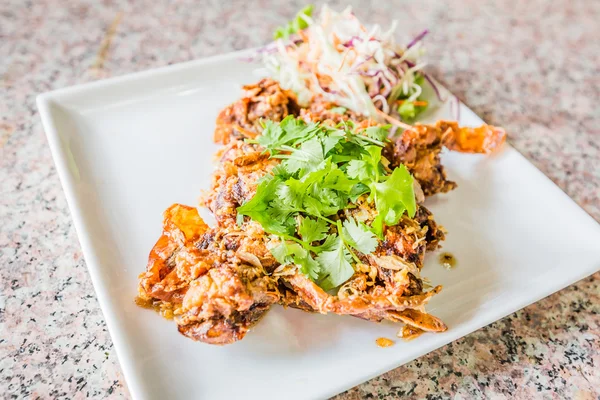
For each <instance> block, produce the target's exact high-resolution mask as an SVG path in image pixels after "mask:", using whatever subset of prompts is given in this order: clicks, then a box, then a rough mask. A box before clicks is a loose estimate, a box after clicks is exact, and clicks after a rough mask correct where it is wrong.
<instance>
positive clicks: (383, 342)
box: [375, 337, 394, 347]
mask: <svg viewBox="0 0 600 400" xmlns="http://www.w3.org/2000/svg"><path fill="white" fill-rule="evenodd" d="M375 343H377V346H379V347H390V346H393V345H394V341H393V340H391V339H388V338H384V337H380V338H379V339H377V340H376V341H375Z"/></svg>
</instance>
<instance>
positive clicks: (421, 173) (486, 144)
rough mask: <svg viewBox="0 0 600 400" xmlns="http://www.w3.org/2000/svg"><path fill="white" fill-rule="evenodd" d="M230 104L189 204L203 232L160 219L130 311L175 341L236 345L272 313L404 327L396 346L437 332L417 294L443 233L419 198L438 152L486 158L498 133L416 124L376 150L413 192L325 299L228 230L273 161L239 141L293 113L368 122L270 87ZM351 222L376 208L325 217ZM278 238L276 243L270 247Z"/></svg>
mask: <svg viewBox="0 0 600 400" xmlns="http://www.w3.org/2000/svg"><path fill="white" fill-rule="evenodd" d="M244 89H245V94H244V97H243V98H242V99H240V100H239V101H237V102H235V103H233V104H232V105H230V106H228V107H227V108H225V109H224V110H223V111H222V112H221V113H220V114H219V116H218V118H217V128H216V130H215V134H214V139H215V141H216V142H218V143H222V144H224V145H225V146H224V147H223V148H222V149H221V150H220V151H219V153H218V154H217V156H218V161H219V162H218V168H217V169H216V171H215V173H214V174H213V179H212V183H211V188H210V190H208V191H207V192H206V193H205V194H204V196H203V198H202V200H201V204H202V205H204V206H206V207H207V208H208V209H209V210H210V211H211V212H212V213H213V215H214V216H215V219H216V225H215V226H214V227H209V226H208V225H207V224H205V223H204V221H203V220H202V219H201V218H200V216H199V215H198V211H197V210H196V208H194V207H188V206H183V205H179V204H174V205H173V206H171V207H169V208H168V209H167V210H166V211H165V214H164V220H163V233H162V235H161V237H160V238H159V239H158V241H157V242H156V244H155V246H154V248H153V249H152V251H151V252H150V255H149V258H148V264H147V269H146V272H144V273H142V274H141V275H140V276H139V279H140V282H139V288H138V292H139V299H140V300H141V301H140V304H148V303H149V304H153V305H155V304H158V306H159V308H161V309H168V310H169V311H170V313H169V315H173V317H174V318H173V319H174V320H175V322H176V324H177V326H178V330H179V332H181V333H182V334H183V335H185V336H187V337H189V338H191V339H193V340H198V341H202V342H206V343H210V344H228V343H232V342H235V341H237V340H240V339H242V338H243V337H244V336H245V335H246V333H247V332H248V331H249V330H250V329H251V328H252V326H253V325H254V324H256V323H257V322H258V321H259V320H260V318H262V316H264V315H265V313H266V312H267V311H268V310H269V309H270V307H271V306H272V305H273V304H280V305H283V306H286V307H294V308H299V309H301V310H304V311H307V312H318V313H335V314H341V315H351V316H354V317H357V318H362V319H366V320H370V321H376V322H379V321H382V320H389V321H392V322H401V323H404V324H405V325H406V327H409V328H406V327H405V329H404V331H406V334H407V336H410V337H414V336H416V335H418V334H420V333H421V332H424V331H430V332H441V331H444V330H446V329H447V327H446V325H444V323H443V322H442V321H440V320H439V319H438V318H436V317H434V316H432V315H429V314H427V313H426V312H425V311H424V305H425V304H426V303H427V302H428V301H429V300H430V299H431V297H432V296H434V295H435V294H437V293H438V292H439V291H440V290H441V286H436V287H434V288H433V289H431V290H429V291H427V290H426V289H425V287H426V285H425V284H424V283H423V279H422V278H421V276H420V271H421V268H422V267H423V262H424V256H425V253H426V252H427V251H432V250H435V249H437V248H438V247H439V243H440V241H442V240H444V230H443V228H442V227H440V226H439V225H437V224H436V222H435V221H434V219H433V216H432V215H431V212H429V210H428V209H427V208H426V207H425V206H423V204H421V203H422V200H423V198H424V195H425V196H430V195H433V194H435V193H440V192H446V191H449V190H452V189H453V188H454V187H455V186H456V184H455V183H454V182H451V181H449V180H447V178H446V173H445V171H444V168H443V167H442V165H441V163H440V156H439V154H440V151H441V149H442V147H447V148H448V149H450V150H457V151H462V152H480V153H489V152H491V151H494V150H495V149H497V148H499V147H500V145H501V144H502V143H503V142H504V140H505V133H504V131H503V130H501V129H499V128H494V127H491V126H483V127H479V128H460V127H459V126H458V125H457V124H456V123H454V122H448V121H439V122H438V123H436V124H435V125H420V124H416V125H415V126H414V127H412V128H411V129H407V130H406V131H404V132H403V134H402V136H400V137H399V138H398V139H396V140H394V141H392V142H391V143H390V144H389V146H388V147H386V148H385V149H384V156H385V157H386V159H387V160H388V161H389V162H390V167H396V166H398V165H400V164H404V165H406V166H407V168H408V169H409V170H410V172H411V173H412V174H413V176H414V177H415V191H416V193H417V194H418V195H417V200H418V203H419V204H418V205H417V212H416V214H415V216H414V218H409V217H408V216H406V215H405V216H403V217H402V219H401V220H400V221H399V222H398V224H397V225H395V226H391V227H385V228H384V231H383V239H382V240H380V241H379V243H378V246H377V248H376V250H375V251H374V252H373V253H372V254H370V255H359V256H358V257H359V259H360V262H359V263H357V264H356V266H355V273H354V275H353V276H352V277H351V278H350V279H349V280H348V281H347V282H346V283H344V284H343V285H342V286H341V287H340V288H338V289H337V291H336V292H335V293H331V292H325V291H324V290H322V289H321V288H320V287H319V286H318V285H317V284H316V283H314V282H313V281H312V280H310V279H309V278H308V277H307V276H305V275H304V274H302V273H301V272H300V271H299V270H298V268H297V267H296V266H294V265H280V264H279V263H278V262H277V261H276V260H275V258H274V257H273V255H272V254H271V252H270V250H269V249H270V248H272V246H273V240H274V239H273V238H271V237H269V235H267V234H266V233H265V232H264V230H263V229H262V226H261V225H260V224H258V223H256V222H255V221H252V220H251V219H249V218H248V217H244V218H243V219H241V220H238V218H237V217H238V215H237V208H238V207H239V206H240V205H242V204H244V203H245V202H246V201H248V200H250V199H251V198H252V197H253V195H254V194H255V193H256V188H257V185H258V181H259V179H260V178H261V177H263V176H264V175H265V174H268V173H269V171H270V170H271V169H272V168H274V167H275V166H276V165H277V164H278V163H279V160H277V159H272V158H269V156H268V154H265V153H264V152H263V150H264V149H262V148H261V147H260V146H259V145H257V144H254V143H251V142H247V141H246V140H245V139H251V138H254V137H256V135H258V134H259V133H260V131H261V129H262V128H261V125H260V123H259V122H260V119H261V118H265V119H271V120H273V121H281V120H282V119H283V118H285V117H286V116H287V115H295V116H298V115H300V116H301V117H302V118H303V119H305V120H306V121H313V122H320V123H325V124H330V125H335V124H336V123H339V122H341V121H344V120H347V119H351V120H353V121H354V122H357V123H358V126H364V127H368V126H372V125H373V124H375V123H376V122H375V121H372V120H369V119H366V118H362V117H360V116H358V115H355V114H354V113H352V112H348V111H346V112H344V113H339V112H338V110H334V107H335V105H333V104H331V103H327V102H326V101H324V100H322V99H319V98H316V99H314V101H313V103H312V104H311V105H310V106H309V107H308V108H302V109H301V108H300V107H299V106H298V104H297V102H296V100H295V96H294V95H293V93H291V92H289V91H286V90H283V89H282V88H281V87H280V86H279V84H278V83H277V82H275V81H273V80H270V79H263V80H261V81H260V82H258V83H257V84H254V85H248V86H245V87H244ZM344 213H345V214H346V215H345V217H348V216H352V217H353V218H355V219H356V220H358V221H361V222H364V223H367V224H368V223H370V222H372V220H373V219H374V218H375V217H376V215H377V214H376V210H375V209H374V208H373V205H372V204H369V203H368V202H367V201H366V196H363V197H362V198H359V199H358V200H357V202H356V207H355V208H352V209H347V210H345V211H343V212H341V213H340V214H339V215H336V216H331V218H333V219H336V218H343V217H344ZM275 240H278V239H275Z"/></svg>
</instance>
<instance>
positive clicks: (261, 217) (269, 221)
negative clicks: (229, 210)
mask: <svg viewBox="0 0 600 400" xmlns="http://www.w3.org/2000/svg"><path fill="white" fill-rule="evenodd" d="M281 183H282V182H281V180H280V179H279V178H276V177H274V176H272V175H267V176H265V178H264V179H263V180H262V181H261V182H260V183H259V184H258V186H257V188H256V194H255V195H254V196H253V197H252V199H250V201H248V202H246V203H244V204H243V205H241V206H240V207H238V208H237V212H238V214H241V215H247V216H249V217H250V218H252V219H253V220H255V221H256V222H258V223H260V224H261V225H262V227H263V229H264V230H265V232H268V233H274V234H278V235H288V234H290V227H289V226H286V225H284V224H283V223H282V222H280V221H279V220H278V219H273V218H271V217H270V216H269V213H268V212H267V210H268V209H269V203H270V201H271V200H272V197H273V194H274V193H275V191H276V188H277V186H278V185H280V184H281Z"/></svg>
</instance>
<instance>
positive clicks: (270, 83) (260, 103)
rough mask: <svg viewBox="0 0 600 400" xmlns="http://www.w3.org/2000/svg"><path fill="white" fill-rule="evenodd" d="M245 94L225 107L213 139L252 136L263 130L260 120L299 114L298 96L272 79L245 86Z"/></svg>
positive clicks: (216, 140) (275, 119) (217, 140)
mask: <svg viewBox="0 0 600 400" xmlns="http://www.w3.org/2000/svg"><path fill="white" fill-rule="evenodd" d="M243 89H244V96H243V97H242V98H241V99H240V100H238V101H236V102H235V103H233V104H231V105H229V106H227V107H225V109H224V110H223V111H221V113H219V116H218V117H217V128H216V129H215V134H214V140H215V142H216V143H223V144H227V143H229V141H230V140H232V139H234V138H237V139H240V138H253V137H255V136H256V135H257V134H258V133H259V132H260V130H259V129H260V127H259V121H260V120H261V119H270V120H272V121H281V120H282V119H283V118H285V117H286V116H287V115H288V114H293V115H298V113H299V111H300V110H299V107H298V104H297V103H296V96H295V95H294V94H293V93H292V92H290V91H287V90H283V89H281V87H280V86H279V84H278V83H277V82H275V81H274V80H272V79H262V80H261V81H260V82H258V83H256V84H253V85H246V86H244V87H243Z"/></svg>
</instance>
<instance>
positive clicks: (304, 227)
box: [298, 218, 329, 243]
mask: <svg viewBox="0 0 600 400" xmlns="http://www.w3.org/2000/svg"><path fill="white" fill-rule="evenodd" d="M328 231H329V224H328V223H327V221H324V220H322V219H316V220H315V219H311V218H303V219H302V221H301V222H300V224H299V225H298V233H299V234H300V237H301V238H302V240H303V241H305V242H306V243H312V242H314V241H317V240H323V239H325V237H326V236H327V232H328Z"/></svg>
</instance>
